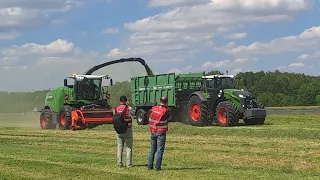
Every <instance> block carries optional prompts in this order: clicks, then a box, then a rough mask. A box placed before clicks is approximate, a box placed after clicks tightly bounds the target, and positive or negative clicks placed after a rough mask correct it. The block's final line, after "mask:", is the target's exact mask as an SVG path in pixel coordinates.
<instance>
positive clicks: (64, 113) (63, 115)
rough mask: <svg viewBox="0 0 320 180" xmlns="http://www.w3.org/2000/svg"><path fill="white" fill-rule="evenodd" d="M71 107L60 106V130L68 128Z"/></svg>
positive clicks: (70, 119) (70, 121) (70, 120)
mask: <svg viewBox="0 0 320 180" xmlns="http://www.w3.org/2000/svg"><path fill="white" fill-rule="evenodd" d="M71 112H72V107H71V106H69V105H64V106H62V108H61V110H60V112H59V121H58V124H59V129H61V130H67V129H68V130H69V129H70V126H71V123H72V115H71Z"/></svg>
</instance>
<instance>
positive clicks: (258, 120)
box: [243, 99, 265, 125]
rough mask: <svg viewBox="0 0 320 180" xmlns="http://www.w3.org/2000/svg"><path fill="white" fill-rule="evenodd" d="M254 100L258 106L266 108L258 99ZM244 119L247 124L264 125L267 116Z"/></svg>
mask: <svg viewBox="0 0 320 180" xmlns="http://www.w3.org/2000/svg"><path fill="white" fill-rule="evenodd" d="M252 101H253V103H254V104H255V105H256V106H257V107H258V108H262V109H264V105H263V104H262V102H260V101H259V100H258V99H253V100H252ZM243 121H244V123H245V124H246V125H262V124H264V121H265V118H254V119H244V120H243Z"/></svg>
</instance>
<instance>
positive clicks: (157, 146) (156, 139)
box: [148, 96, 171, 171]
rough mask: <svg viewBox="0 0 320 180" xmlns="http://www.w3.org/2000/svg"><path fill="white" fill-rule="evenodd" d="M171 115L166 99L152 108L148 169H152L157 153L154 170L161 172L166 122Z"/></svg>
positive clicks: (164, 97) (163, 98)
mask: <svg viewBox="0 0 320 180" xmlns="http://www.w3.org/2000/svg"><path fill="white" fill-rule="evenodd" d="M170 118H171V113H170V110H169V107H168V98H167V97H166V96H162V97H161V98H160V104H159V105H157V106H154V107H152V109H151V113H150V118H149V130H150V132H151V149H150V153H149V162H148V169H149V170H151V169H153V161H154V155H155V153H156V152H157V158H156V170H158V171H159V170H161V162H162V156H163V153H164V148H165V143H166V134H167V131H168V120H169V119H170Z"/></svg>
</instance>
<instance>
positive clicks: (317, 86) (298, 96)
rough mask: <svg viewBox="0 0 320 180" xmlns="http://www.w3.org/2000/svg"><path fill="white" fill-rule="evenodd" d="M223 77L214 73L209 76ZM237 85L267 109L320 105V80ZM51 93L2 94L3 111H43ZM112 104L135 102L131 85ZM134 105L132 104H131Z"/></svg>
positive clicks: (263, 76)
mask: <svg viewBox="0 0 320 180" xmlns="http://www.w3.org/2000/svg"><path fill="white" fill-rule="evenodd" d="M214 74H223V73H222V72H220V71H218V70H213V71H210V72H208V73H206V75H214ZM235 79H236V86H237V88H239V89H245V90H248V91H250V92H252V93H253V94H254V95H255V96H256V97H257V98H258V99H260V100H261V101H262V102H263V103H264V104H265V105H266V106H296V105H320V77H315V76H308V75H305V74H296V73H287V72H285V73H282V72H279V71H275V72H264V71H259V72H255V73H254V72H240V73H238V74H237V75H236V76H235ZM48 91H49V90H44V91H35V92H0V112H27V111H32V110H33V108H38V109H41V108H42V107H43V105H44V99H45V95H46V93H47V92H48ZM109 92H110V95H111V101H110V104H111V105H112V106H113V107H115V106H116V105H118V104H119V98H120V96H121V95H125V96H127V97H128V99H129V101H130V102H131V92H130V83H129V82H127V81H124V82H117V83H115V84H114V86H112V87H110V89H109ZM131 104H132V103H131Z"/></svg>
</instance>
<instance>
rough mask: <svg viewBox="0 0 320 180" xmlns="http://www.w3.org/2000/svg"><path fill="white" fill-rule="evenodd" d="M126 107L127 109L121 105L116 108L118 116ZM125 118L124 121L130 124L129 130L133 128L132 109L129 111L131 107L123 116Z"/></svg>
mask: <svg viewBox="0 0 320 180" xmlns="http://www.w3.org/2000/svg"><path fill="white" fill-rule="evenodd" d="M125 107H126V106H125V105H122V104H121V105H119V106H118V107H117V108H116V113H117V114H121V113H122V111H123V110H124V108H125ZM123 117H124V120H125V121H127V122H128V128H132V119H131V117H130V109H129V107H128V108H127V111H126V112H125V113H124V114H123Z"/></svg>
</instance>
